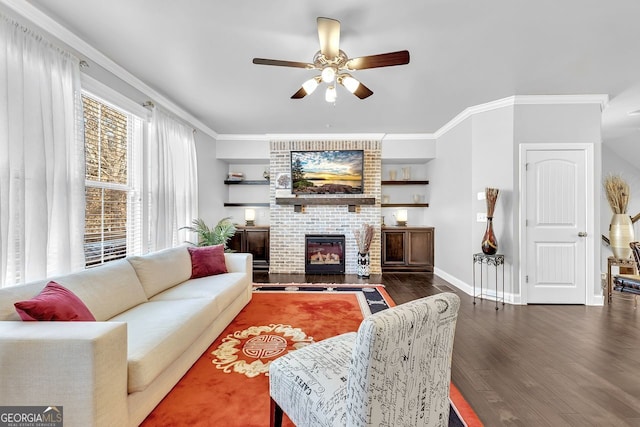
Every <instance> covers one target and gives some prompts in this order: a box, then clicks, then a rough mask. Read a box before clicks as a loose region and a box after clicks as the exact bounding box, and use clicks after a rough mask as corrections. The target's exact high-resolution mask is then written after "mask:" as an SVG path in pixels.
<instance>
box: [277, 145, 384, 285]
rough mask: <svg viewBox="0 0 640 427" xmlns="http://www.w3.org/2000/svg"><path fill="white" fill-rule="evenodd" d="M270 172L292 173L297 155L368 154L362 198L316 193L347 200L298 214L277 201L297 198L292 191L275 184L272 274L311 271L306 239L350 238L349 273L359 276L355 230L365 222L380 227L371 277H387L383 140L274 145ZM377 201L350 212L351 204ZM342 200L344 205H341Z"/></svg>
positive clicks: (346, 267) (347, 252) (347, 242)
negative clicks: (382, 204) (313, 152)
mask: <svg viewBox="0 0 640 427" xmlns="http://www.w3.org/2000/svg"><path fill="white" fill-rule="evenodd" d="M270 150H271V158H270V165H269V166H270V173H271V176H272V177H274V178H275V177H277V176H278V175H279V174H281V173H289V172H290V167H291V159H290V155H291V154H290V153H291V151H292V150H293V151H296V150H298V151H300V150H302V151H304V150H309V151H311V150H363V151H364V182H363V188H364V190H363V191H364V193H363V194H358V195H349V194H338V195H335V194H333V195H330V196H326V195H314V196H313V197H315V198H322V197H330V198H332V199H340V198H344V199H345V203H344V204H342V203H338V204H327V205H319V204H309V205H303V206H302V209H298V210H300V212H296V207H295V206H293V205H281V204H277V203H276V197H279V198H280V197H289V198H290V197H294V196H293V195H292V194H291V193H290V190H282V189H276V183H275V181H276V180H275V179H272V180H271V186H270V195H269V199H270V203H269V204H270V223H271V229H270V267H269V271H270V272H271V273H302V274H304V273H305V264H306V243H305V236H306V235H309V234H313V235H344V237H345V244H344V272H345V273H347V274H356V272H357V271H356V264H357V253H358V248H357V247H356V242H355V238H354V236H353V230H355V229H357V228H359V227H360V226H361V225H362V224H363V223H368V224H371V225H373V226H374V227H375V229H376V233H375V237H374V239H373V242H372V244H371V274H379V273H381V271H382V269H381V263H380V215H381V209H380V197H381V187H380V179H381V169H382V164H381V143H380V141H271V142H270ZM354 197H356V198H373V199H375V203H374V204H371V205H365V204H362V205H356V206H355V209H353V208H350V207H349V205H353V203H350V200H354ZM338 202H340V201H338Z"/></svg>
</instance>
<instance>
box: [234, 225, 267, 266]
mask: <svg viewBox="0 0 640 427" xmlns="http://www.w3.org/2000/svg"><path fill="white" fill-rule="evenodd" d="M229 249H231V250H233V251H235V252H244V253H250V254H252V255H253V269H254V270H269V227H267V226H238V227H237V231H236V234H234V236H233V237H232V238H231V240H229Z"/></svg>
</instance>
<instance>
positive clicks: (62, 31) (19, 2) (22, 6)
mask: <svg viewBox="0 0 640 427" xmlns="http://www.w3.org/2000/svg"><path fill="white" fill-rule="evenodd" d="M0 4H3V5H5V6H6V7H8V8H9V9H11V10H12V11H13V12H15V13H17V14H19V15H20V16H21V17H23V18H24V19H27V20H28V21H30V22H32V23H33V24H35V25H36V26H38V27H39V28H40V29H42V30H44V31H46V32H48V33H49V34H51V35H52V36H53V37H55V38H57V39H58V40H59V41H60V42H62V43H64V44H66V45H67V46H69V47H70V48H71V49H73V50H75V51H76V52H77V53H78V54H80V55H81V56H84V57H85V60H88V61H90V62H93V63H95V64H97V65H99V66H100V67H102V68H104V69H105V70H107V71H108V72H110V73H111V74H113V75H114V76H116V77H118V78H119V79H121V80H122V81H124V82H125V83H127V84H129V85H131V86H132V87H133V88H135V89H137V90H139V91H141V92H142V93H144V94H145V95H147V96H149V97H150V98H152V99H153V100H154V101H156V102H157V103H158V104H160V105H162V106H163V107H164V108H166V109H168V110H169V111H170V112H172V113H173V114H175V115H176V116H178V117H180V118H181V119H183V120H185V121H187V122H189V123H190V124H191V125H192V126H194V127H197V128H198V129H200V130H201V131H202V132H204V133H206V134H207V135H209V136H211V137H212V138H216V137H217V136H218V134H217V133H216V132H215V131H214V130H213V129H211V128H210V127H209V126H207V125H205V124H204V123H202V122H201V121H200V120H199V119H197V118H196V117H194V116H193V115H192V114H191V113H189V112H187V111H186V110H184V109H182V108H181V107H179V106H178V105H176V104H175V103H174V102H173V101H171V100H169V99H168V98H167V97H165V96H164V95H162V94H161V93H159V92H158V91H156V90H155V89H153V88H151V87H150V86H148V85H147V84H146V83H144V82H143V81H142V80H140V79H138V78H137V77H135V76H134V75H133V74H131V73H130V72H128V71H127V70H125V69H124V68H122V67H121V66H120V65H118V64H116V63H115V62H114V61H112V60H111V59H109V58H108V57H107V56H105V55H104V54H103V53H102V52H100V51H99V50H97V49H96V48H94V47H93V46H91V45H90V44H88V43H87V42H85V41H84V40H82V39H81V38H80V37H78V36H77V35H75V34H74V33H72V32H71V31H69V30H68V29H66V28H65V27H63V26H62V25H60V24H59V23H58V22H56V21H54V20H53V19H52V18H50V17H49V16H47V15H45V14H44V13H43V12H41V11H40V10H38V9H37V8H36V7H35V6H33V5H31V4H29V3H27V2H26V1H24V0H0Z"/></svg>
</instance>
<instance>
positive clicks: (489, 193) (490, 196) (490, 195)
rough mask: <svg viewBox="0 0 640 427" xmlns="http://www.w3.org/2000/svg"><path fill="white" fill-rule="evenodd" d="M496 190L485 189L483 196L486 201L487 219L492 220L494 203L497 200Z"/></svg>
mask: <svg viewBox="0 0 640 427" xmlns="http://www.w3.org/2000/svg"><path fill="white" fill-rule="evenodd" d="M499 191H500V190H498V189H497V188H488V187H487V188H485V189H484V194H485V198H486V199H487V217H488V218H493V212H494V210H495V208H496V201H497V200H498V192H499Z"/></svg>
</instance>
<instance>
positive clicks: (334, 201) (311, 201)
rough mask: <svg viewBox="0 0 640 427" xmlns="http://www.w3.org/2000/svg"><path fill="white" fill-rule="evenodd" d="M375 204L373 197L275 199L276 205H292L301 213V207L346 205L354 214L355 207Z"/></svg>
mask: <svg viewBox="0 0 640 427" xmlns="http://www.w3.org/2000/svg"><path fill="white" fill-rule="evenodd" d="M375 204H376V199H375V197H354V198H351V197H350V198H346V197H317V198H316V197H276V205H293V208H294V209H293V210H294V211H295V212H302V206H306V205H324V206H341V205H346V206H348V207H349V212H355V211H356V206H360V205H375Z"/></svg>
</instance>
